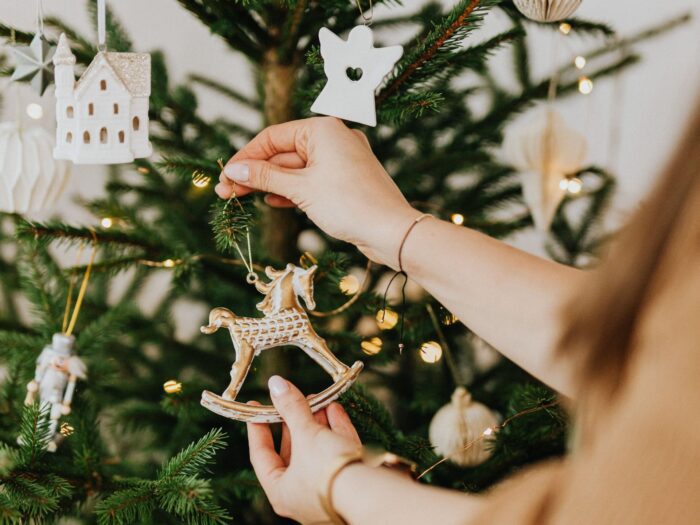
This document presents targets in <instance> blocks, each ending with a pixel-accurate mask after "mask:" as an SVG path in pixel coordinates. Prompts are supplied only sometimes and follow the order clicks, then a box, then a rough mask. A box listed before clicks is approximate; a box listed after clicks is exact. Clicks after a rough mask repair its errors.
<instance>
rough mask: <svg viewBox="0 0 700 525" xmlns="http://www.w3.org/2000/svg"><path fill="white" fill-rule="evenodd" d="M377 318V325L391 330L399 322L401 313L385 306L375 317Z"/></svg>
mask: <svg viewBox="0 0 700 525" xmlns="http://www.w3.org/2000/svg"><path fill="white" fill-rule="evenodd" d="M375 319H376V320H377V326H378V327H379V328H381V329H382V330H391V329H392V328H394V327H395V326H396V324H397V323H398V322H399V314H397V313H396V312H394V311H393V310H390V309H389V308H385V309H384V310H379V311H378V312H377V316H376V318H375Z"/></svg>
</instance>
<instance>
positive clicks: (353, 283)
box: [338, 274, 360, 295]
mask: <svg viewBox="0 0 700 525" xmlns="http://www.w3.org/2000/svg"><path fill="white" fill-rule="evenodd" d="M338 288H340V291H341V292H343V293H344V294H345V295H355V294H356V293H357V292H359V291H360V280H359V279H358V278H357V277H355V276H354V275H351V274H348V275H346V276H345V277H343V278H342V279H341V280H340V283H338Z"/></svg>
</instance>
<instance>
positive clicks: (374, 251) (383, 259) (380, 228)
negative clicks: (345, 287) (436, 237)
mask: <svg viewBox="0 0 700 525" xmlns="http://www.w3.org/2000/svg"><path fill="white" fill-rule="evenodd" d="M421 215H423V214H422V213H421V212H420V211H418V210H416V209H415V208H412V207H411V206H409V205H408V204H406V206H403V207H401V208H400V209H397V210H394V211H392V212H391V213H389V214H386V215H384V216H381V217H378V218H377V219H376V220H375V221H372V223H371V226H370V228H369V231H371V232H372V233H371V235H370V236H368V237H367V238H366V240H365V241H364V242H361V243H358V248H359V249H360V250H361V251H362V252H363V253H364V254H365V255H367V257H369V258H370V259H371V260H373V261H374V262H376V263H379V264H383V265H385V266H388V267H390V268H392V269H394V270H398V269H399V249H400V247H401V243H402V242H403V238H404V235H405V234H406V231H407V230H408V228H410V227H411V225H412V224H413V223H414V222H415V220H416V219H417V218H418V217H420V216H421Z"/></svg>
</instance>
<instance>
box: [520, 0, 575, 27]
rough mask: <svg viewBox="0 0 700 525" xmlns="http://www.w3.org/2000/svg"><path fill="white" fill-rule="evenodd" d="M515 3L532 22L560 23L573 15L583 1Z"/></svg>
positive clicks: (524, 0) (523, 0)
mask: <svg viewBox="0 0 700 525" xmlns="http://www.w3.org/2000/svg"><path fill="white" fill-rule="evenodd" d="M513 3H514V4H515V7H517V8H518V11H520V12H521V13H522V14H524V15H525V16H526V17H528V18H529V19H530V20H535V21H536V22H558V21H560V20H564V19H565V18H569V17H570V16H571V15H573V14H574V13H575V12H576V10H577V9H578V7H579V6H580V5H581V0H513Z"/></svg>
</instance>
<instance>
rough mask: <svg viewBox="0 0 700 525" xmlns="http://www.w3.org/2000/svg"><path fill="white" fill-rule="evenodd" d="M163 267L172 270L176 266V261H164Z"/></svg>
mask: <svg viewBox="0 0 700 525" xmlns="http://www.w3.org/2000/svg"><path fill="white" fill-rule="evenodd" d="M163 266H165V267H166V268H172V267H173V266H175V261H173V260H172V259H165V260H164V261H163Z"/></svg>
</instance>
